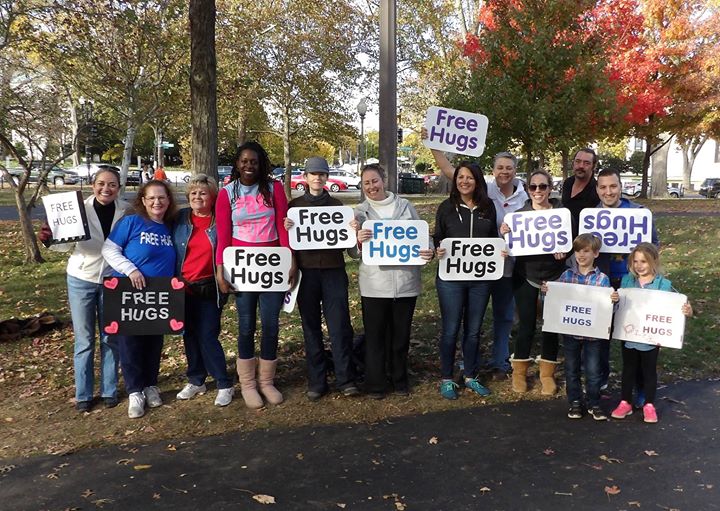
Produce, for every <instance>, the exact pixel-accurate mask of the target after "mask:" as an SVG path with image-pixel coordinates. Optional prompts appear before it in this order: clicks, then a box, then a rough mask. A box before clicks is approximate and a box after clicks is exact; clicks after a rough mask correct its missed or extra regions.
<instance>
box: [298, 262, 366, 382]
mask: <svg viewBox="0 0 720 511" xmlns="http://www.w3.org/2000/svg"><path fill="white" fill-rule="evenodd" d="M298 306H299V308H300V317H301V318H302V328H303V336H304V337H305V358H306V361H307V370H308V389H309V390H312V391H315V392H320V393H324V392H326V391H327V373H328V370H327V361H326V359H325V344H324V342H323V333H322V316H325V323H327V329H328V334H329V336H330V345H331V347H332V356H333V364H334V365H335V384H336V385H337V387H338V388H339V389H343V388H345V387H348V386H350V385H352V384H354V382H355V370H354V368H353V365H352V348H353V329H352V324H351V323H350V307H349V305H348V277H347V273H345V268H329V269H308V268H303V270H302V280H301V281H300V290H299V291H298Z"/></svg>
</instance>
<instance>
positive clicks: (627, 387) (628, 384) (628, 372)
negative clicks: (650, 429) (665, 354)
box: [621, 344, 660, 403]
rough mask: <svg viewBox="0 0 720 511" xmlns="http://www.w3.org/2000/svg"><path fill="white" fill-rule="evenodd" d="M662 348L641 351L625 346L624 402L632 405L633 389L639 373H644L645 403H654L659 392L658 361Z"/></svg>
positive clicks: (623, 371)
mask: <svg viewBox="0 0 720 511" xmlns="http://www.w3.org/2000/svg"><path fill="white" fill-rule="evenodd" d="M659 353H660V348H658V347H655V348H653V349H651V350H650V351H640V350H636V349H630V348H626V347H625V344H623V348H622V358H623V369H622V390H621V395H622V399H623V401H627V402H628V403H632V393H633V387H634V386H635V382H636V380H637V373H638V371H642V382H643V390H644V391H645V402H646V403H654V402H655V393H656V392H657V360H658V354H659Z"/></svg>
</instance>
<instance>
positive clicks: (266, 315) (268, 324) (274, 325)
mask: <svg viewBox="0 0 720 511" xmlns="http://www.w3.org/2000/svg"><path fill="white" fill-rule="evenodd" d="M284 300H285V293H281V292H264V293H261V292H255V291H243V292H240V293H237V294H236V295H235V305H236V306H237V313H238V339H237V340H238V357H239V358H241V359H244V360H247V359H250V358H254V357H255V330H256V328H257V324H256V321H257V307H258V304H260V325H261V327H262V336H261V337H260V358H262V359H264V360H275V359H276V358H277V346H278V333H279V332H280V326H279V321H278V318H279V316H280V309H282V305H283V301H284Z"/></svg>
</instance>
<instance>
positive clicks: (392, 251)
mask: <svg viewBox="0 0 720 511" xmlns="http://www.w3.org/2000/svg"><path fill="white" fill-rule="evenodd" d="M362 228H363V229H370V231H371V232H372V238H370V239H369V240H367V241H366V242H364V243H363V244H362V260H363V263H365V264H370V265H375V266H387V265H408V266H421V265H424V264H425V263H426V262H427V261H425V259H423V258H422V257H420V251H421V250H425V249H427V248H429V247H430V229H429V228H428V224H427V222H426V221H425V220H366V221H365V222H363V224H362Z"/></svg>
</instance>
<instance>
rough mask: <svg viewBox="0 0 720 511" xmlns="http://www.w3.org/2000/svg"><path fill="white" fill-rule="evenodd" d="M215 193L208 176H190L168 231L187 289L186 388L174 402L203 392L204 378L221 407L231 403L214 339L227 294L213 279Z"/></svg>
mask: <svg viewBox="0 0 720 511" xmlns="http://www.w3.org/2000/svg"><path fill="white" fill-rule="evenodd" d="M217 194H218V187H217V182H216V181H215V180H214V179H213V178H212V177H209V176H207V175H205V174H197V175H195V176H193V177H192V178H191V179H190V182H189V183H188V185H187V191H186V192H185V195H187V198H188V202H189V203H190V207H189V208H185V209H182V210H180V213H179V214H178V219H177V221H176V222H175V227H174V228H173V243H174V244H175V252H176V265H175V268H176V270H175V272H176V275H178V276H182V278H183V280H184V281H185V283H186V284H187V285H186V288H185V290H186V292H185V331H184V333H183V343H184V345H185V357H186V358H187V362H188V369H187V378H188V383H187V384H186V385H185V387H184V388H183V389H182V390H181V391H180V392H179V393H178V394H177V398H178V399H191V398H193V397H195V396H196V395H197V394H203V393H205V391H206V387H205V378H207V376H208V374H210V375H211V376H212V377H213V378H214V379H215V383H216V385H217V389H218V393H217V397H216V398H215V404H216V405H217V406H227V405H229V404H230V402H231V401H232V397H233V383H232V380H231V379H230V377H229V376H228V373H227V367H226V364H225V352H224V351H223V348H222V345H221V344H220V341H219V339H218V337H219V336H220V317H221V316H222V310H223V306H224V305H225V302H226V301H227V295H222V294H220V292H219V290H218V286H217V281H216V280H215V247H216V246H217V231H216V229H215V215H214V212H215V209H214V208H215V198H216V197H217Z"/></svg>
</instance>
